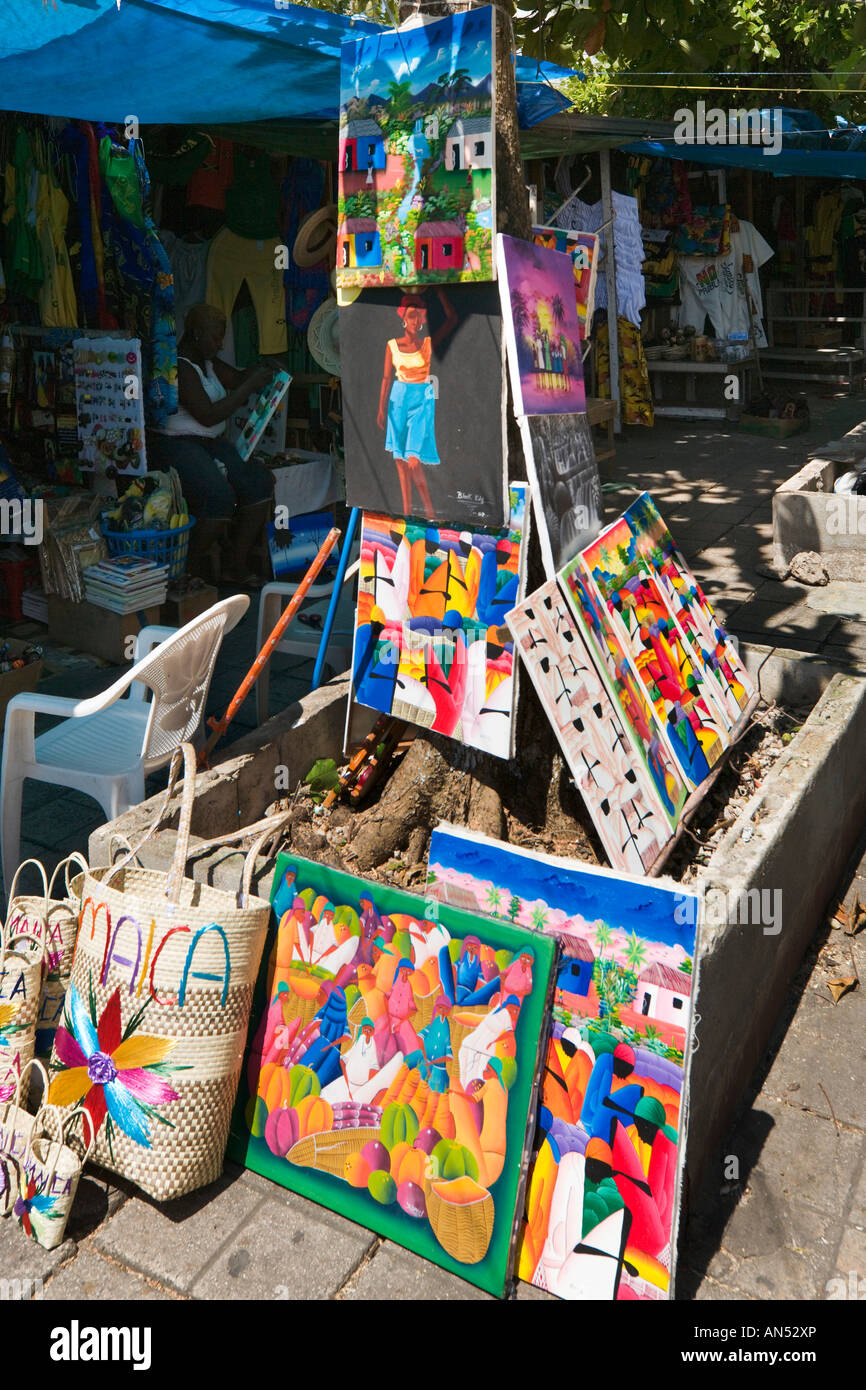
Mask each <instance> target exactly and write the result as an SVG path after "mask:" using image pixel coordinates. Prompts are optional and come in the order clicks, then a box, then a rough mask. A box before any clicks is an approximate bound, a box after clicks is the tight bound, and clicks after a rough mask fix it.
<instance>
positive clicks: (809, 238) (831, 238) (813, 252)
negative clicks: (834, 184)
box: [806, 190, 842, 275]
mask: <svg viewBox="0 0 866 1390" xmlns="http://www.w3.org/2000/svg"><path fill="white" fill-rule="evenodd" d="M841 222H842V199H841V198H840V196H839V193H838V192H837V191H836V190H834V191H833V192H831V193H822V194H821V196H820V197H819V198H817V199H816V200H815V206H814V207H813V209H812V221H811V222H810V224H809V226H808V227H807V228H806V257H807V260H808V262H809V269H810V271H811V272H812V274H813V275H832V274H833V272H834V271H835V269H836V238H837V236H838V233H839V227H840V224H841Z"/></svg>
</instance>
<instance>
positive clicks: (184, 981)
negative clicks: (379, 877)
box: [49, 744, 283, 1201]
mask: <svg viewBox="0 0 866 1390" xmlns="http://www.w3.org/2000/svg"><path fill="white" fill-rule="evenodd" d="M181 754H182V757H183V764H184V781H183V794H182V801H181V811H180V821H179V825H178V831H177V844H176V852H175V855H174V859H173V862H172V865H171V868H170V870H169V872H168V873H167V874H166V873H163V872H159V871H155V870H148V869H143V868H141V867H139V866H138V865H137V864H136V863H134V862H133V861H134V857H135V854H136V853H137V851H138V850H139V849H141V847H142V845H143V844H144V841H142V842H141V844H140V845H139V846H137V849H136V851H130V853H129V854H128V855H127V856H126V857H125V858H124V859H122V860H121V861H120V862H119V863H118V864H116V865H114V866H112V867H109V868H99V869H90V870H89V871H88V873H87V874H86V875H85V876H84V883H83V885H82V886H81V890H80V891H81V914H80V919H79V931H78V940H77V943H76V948H75V957H74V960H73V964H72V972H71V979H70V984H69V989H68V991H67V995H66V1006H65V1010H64V1015H63V1021H62V1023H61V1025H60V1027H59V1028H58V1029H57V1034H56V1036H55V1040H54V1050H53V1053H52V1058H51V1068H52V1081H51V1086H50V1090H49V1101H50V1103H51V1104H54V1105H58V1106H63V1107H69V1106H76V1105H83V1106H84V1108H85V1109H86V1110H87V1111H88V1113H89V1114H90V1117H91V1119H92V1120H93V1125H94V1130H95V1135H96V1137H95V1142H94V1146H93V1150H92V1153H91V1157H92V1159H93V1161H94V1162H96V1163H100V1164H102V1165H103V1166H104V1167H106V1168H108V1169H110V1170H111V1171H112V1172H115V1173H118V1174H120V1175H121V1176H123V1177H125V1178H127V1179H128V1180H129V1181H131V1182H133V1183H135V1184H137V1186H138V1187H140V1188H141V1189H142V1191H144V1192H146V1193H148V1194H149V1195H150V1196H151V1197H155V1198H156V1199H157V1200H160V1201H166V1200H168V1199H170V1198H173V1197H179V1196H182V1195H183V1194H184V1193H186V1192H191V1191H193V1189H195V1188H197V1187H202V1186H204V1185H205V1184H207V1183H210V1182H213V1181H214V1180H215V1179H216V1178H217V1177H219V1175H220V1173H221V1172H222V1168H223V1157H224V1152H225V1147H226V1142H227V1139H228V1129H229V1121H230V1117H231V1111H232V1105H233V1103H234V1098H235V1091H236V1089H237V1083H238V1076H239V1073H240V1067H241V1061H242V1058H243V1051H244V1045H245V1041H246V1033H247V1024H248V1021H249V1013H250V1005H251V1002H252V994H253V986H254V983H255V979H256V974H257V971H258V967H259V961H260V958H261V955H262V950H263V948H264V942H265V935H266V932H267V927H268V921H269V917H270V904H269V903H268V902H267V901H265V899H263V898H256V897H252V896H251V895H250V884H251V879H252V871H253V866H254V863H255V858H256V855H257V853H258V851H259V849H260V848H261V844H262V842H263V841H264V839H266V838H268V837H269V835H272V834H273V832H274V822H273V819H272V820H271V821H269V822H262V823H261V824H260V826H257V827H254V829H260V828H261V826H262V825H263V826H266V830H265V833H264V834H263V835H262V836H261V837H260V839H259V841H258V842H257V843H256V844H254V845H253V847H252V849H251V850H250V851H249V853H248V854H247V857H246V860H245V863H244V870H243V880H242V886H241V891H240V893H239V894H238V895H235V894H233V893H226V892H223V891H221V890H219V889H216V888H211V887H209V886H208V885H207V884H203V883H197V882H195V881H194V880H192V879H189V878H185V877H184V868H185V865H186V861H187V858H188V857H189V835H190V821H191V817H192V809H193V802H194V800H195V754H194V751H193V749H192V746H191V745H190V744H184V745H183V748H182V750H178V751H177V752H176V753H175V756H174V758H173V759H172V764H171V769H170V773H169V784H168V790H167V792H166V795H165V799H164V801H163V803H162V806H161V808H160V811H159V812H158V813H157V816H156V818H155V821H154V823H153V825H152V826H151V828H150V830H149V832H148V835H147V836H145V839H148V838H149V837H150V835H152V834H153V832H154V831H155V830H156V828H157V826H158V825H159V824H160V821H161V820H162V818H163V815H164V814H165V812H166V811H167V809H168V805H169V801H170V799H171V797H172V794H173V792H174V788H175V784H176V781H177V776H178V772H179V768H180V762H181ZM281 819H283V818H281ZM235 838H237V837H235ZM199 848H201V847H199ZM75 886H76V889H78V882H77V881H76V885H75Z"/></svg>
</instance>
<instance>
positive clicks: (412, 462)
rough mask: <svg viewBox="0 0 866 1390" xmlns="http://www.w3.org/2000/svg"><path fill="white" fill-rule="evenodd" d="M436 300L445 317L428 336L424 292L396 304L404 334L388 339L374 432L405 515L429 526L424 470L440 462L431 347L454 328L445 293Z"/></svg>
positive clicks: (430, 517)
mask: <svg viewBox="0 0 866 1390" xmlns="http://www.w3.org/2000/svg"><path fill="white" fill-rule="evenodd" d="M437 295H438V298H439V302H440V304H441V305H442V310H443V312H444V315H445V317H444V320H443V322H442V323H441V324H440V325H439V327H438V328H437V329H436V332H435V333H434V334H433V336H432V337H431V336H430V334H429V332H428V326H427V305H426V304H425V302H424V295H423V293H415V294H405V295H403V297H402V299H401V301H400V305H399V308H398V309H397V314H398V316H399V318H400V319H401V321H402V327H403V332H402V333H401V334H400V336H399V337H395V338H390V339H389V340H388V343H387V346H386V348H385V366H384V370H383V373H382V388H381V391H380V393H379V413H378V416H377V423H378V426H379V429H380V430H384V431H385V448H386V450H387V451H388V453H389V454H391V455H393V458H394V463H395V464H396V466H397V476H398V478H399V480H400V495H401V498H402V503H403V514H404V516H412V515H423V516H425V517H426V518H427V519H428V520H430V521H432V520H433V518H434V512H433V503H432V500H431V498H430V489H429V487H428V486H427V479H426V477H425V475H424V469H425V468H436V467H438V466H439V464H441V462H442V460H441V459H440V457H439V452H438V449H437V447H436V399H437V394H438V392H437V383H436V379H435V378H434V377H432V376H431V374H430V360H431V356H432V353H433V350H434V348H436V347H438V346H439V344H440V343H441V342H442V341H443V339H445V338H447V336H448V334H449V333H452V332H453V330H454V328H455V327H456V325H457V314H456V313H455V312H454V309H453V308H452V306H451V304H450V303H449V302H448V299H447V297H446V295H445V292H444V290H438V291H437ZM413 487H414V488H415V489H417V492H418V496H419V497H420V499H421V512H420V513H413V510H412V492H413Z"/></svg>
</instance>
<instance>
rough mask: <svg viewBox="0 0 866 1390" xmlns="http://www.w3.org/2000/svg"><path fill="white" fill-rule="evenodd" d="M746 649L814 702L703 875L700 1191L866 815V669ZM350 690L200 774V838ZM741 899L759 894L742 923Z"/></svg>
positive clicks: (764, 680) (101, 848) (696, 1070)
mask: <svg viewBox="0 0 866 1390" xmlns="http://www.w3.org/2000/svg"><path fill="white" fill-rule="evenodd" d="M741 651H742V655H743V656H744V658H745V661H746V665H747V666H748V668H749V670H750V671H751V673H752V675H753V676H754V677H755V678H756V679H757V681H758V683H759V686H760V689H761V693H762V695H764V697H765V698H766V699H768V700H780V701H782V702H786V701H792V702H795V703H797V704H813V703H814V708H813V710H812V712H811V714H810V716H809V718H808V719H807V721H806V722H805V724H804V725H803V727H802V729H801V730H800V732H799V733H798V734H797V735H796V736H795V737H794V738H793V739H792V741H791V743H790V744H789V746H788V748H787V749H786V750H785V752H784V753H783V755H782V757H781V758H780V759H779V760H778V762H777V763H776V764H775V766H774V767H773V769H772V770H771V771H770V773H769V774H768V776H767V777H766V779H765V780H764V783H763V785H762V786H761V788H760V789H759V790H758V791H757V792H756V794H755V795H754V796H753V797H752V799H751V801H750V802H749V803H748V805H747V806H746V808H745V810H744V811H743V813H742V815H741V816H740V818H739V819H738V820H737V822H736V823H735V824H734V825H733V826H732V827H731V828H730V829H729V830H728V832H727V834H726V835H725V836H724V838H723V839H722V841H721V842H720V844H719V846H718V848H717V850H716V852H715V854H714V856H713V858H712V860H711V861H710V864H709V865H708V867H707V869H706V871H705V873H704V874H703V876H702V879H701V883H702V886H703V888H704V890H705V891H706V892H707V893H708V895H709V898H710V899H711V900H712V902H713V904H714V908H716V909H717V906H718V903H719V902H720V901H723V902H725V903H728V904H730V905H731V908H732V910H731V911H730V912H726V913H725V914H724V916H723V918H722V919H720V920H717V918H718V913H717V911H715V914H714V916H713V917H712V918H711V919H710V920H708V921H707V922H706V923H705V927H704V934H703V948H702V953H701V958H700V962H699V974H698V995H697V1003H696V1008H697V1012H698V1014H699V1015H700V1024H699V1027H698V1032H697V1037H698V1050H697V1052H696V1053H695V1055H694V1060H693V1064H692V1088H691V1094H692V1103H691V1117H690V1121H689V1141H688V1158H687V1176H688V1180H689V1190H690V1191H692V1192H695V1191H697V1188H698V1186H699V1184H700V1179H701V1177H702V1174H703V1172H704V1170H705V1168H706V1165H707V1163H708V1162H709V1161H711V1160H712V1158H713V1157H714V1155H715V1154H716V1152H717V1150H718V1147H719V1145H720V1143H721V1141H722V1139H723V1138H724V1136H725V1133H726V1131H727V1129H728V1128H729V1126H730V1123H731V1120H732V1117H733V1115H734V1112H735V1110H736V1109H737V1106H738V1105H739V1103H740V1101H741V1098H742V1096H743V1093H744V1090H745V1088H746V1086H747V1084H748V1081H749V1077H750V1076H751V1074H752V1071H753V1070H754V1067H755V1065H756V1063H757V1062H758V1061H759V1060H760V1057H761V1054H762V1053H763V1051H764V1049H765V1048H766V1046H767V1042H768V1040H769V1038H770V1036H771V1033H772V1030H773V1027H774V1024H775V1022H776V1018H777V1016H778V1013H779V1010H780V1008H781V1005H782V1003H783V1001H784V998H785V994H786V992H787V989H788V986H789V984H790V980H791V977H792V976H793V974H794V973H795V971H796V969H797V967H798V965H799V963H800V961H801V960H802V957H803V954H804V952H805V950H806V948H807V946H808V943H809V941H810V940H811V938H812V936H813V935H814V932H815V929H816V926H817V925H818V923H819V922H820V921H821V917H822V914H823V912H824V910H825V908H826V906H827V904H828V903H829V901H830V899H831V897H832V894H833V892H834V890H835V888H836V886H837V884H838V882H839V879H840V877H841V874H842V871H843V869H844V867H845V864H846V862H847V860H848V858H849V856H850V854H851V852H852V850H853V848H854V845H855V842H856V840H857V837H858V836H859V834H860V832H861V830H862V826H863V823H864V819H866V680H864V679H863V678H861V677H857V676H852V675H846V674H841V673H839V672H838V671H837V669H836V668H835V667H833V666H830V665H828V664H827V663H826V662H823V661H821V660H819V659H818V658H816V657H808V656H803V655H801V654H799V653H796V652H788V651H780V650H773V649H771V648H767V647H760V646H747V645H745V644H744V645H743V647H742V649H741ZM347 694H348V681H347V680H346V678H338V679H336V680H333V681H331V682H329V684H328V685H326V686H323V687H322V688H321V689H320V690H318V691H316V692H315V693H314V694H312V695H309V696H307V697H306V699H304V700H302V701H301V702H300V704H299V705H298V706H294V707H293V708H292V709H290V710H287V711H285V712H284V714H282V715H280V716H278V717H277V718H276V719H272V720H270V721H269V722H268V723H267V724H265V725H263V726H262V728H261V729H259V730H258V731H257V732H256V734H254V735H251V736H250V737H249V738H248V739H246V740H244V741H243V742H242V743H238V744H234V745H232V749H231V757H229V758H227V759H226V760H225V761H224V762H223V763H221V764H219V766H218V767H216V768H214V769H213V771H211V772H208V773H202V774H200V776H199V779H198V795H197V798H196V811H195V819H194V822H193V833H194V835H195V836H197V837H199V838H200V839H212V838H216V837H217V836H219V835H220V834H225V833H227V832H228V831H230V830H233V829H235V828H237V826H238V825H243V824H248V823H250V822H251V821H253V820H255V819H256V818H257V817H259V816H260V815H261V814H262V812H263V811H264V809H265V807H266V806H267V805H268V804H269V803H270V802H272V801H273V800H274V798H275V795H276V791H275V769H276V767H277V766H278V765H283V766H285V767H287V768H288V769H289V776H288V778H287V785H288V786H289V787H293V786H294V785H295V783H296V781H297V780H298V778H299V777H302V776H303V775H304V773H305V772H306V771H307V770H308V769H309V767H310V766H311V764H312V762H313V761H314V759H315V758H326V757H333V758H334V759H335V760H337V761H339V759H340V756H341V749H342V741H343V724H344V719H345V710H346V698H347ZM159 800H160V798H158V797H154V798H152V799H151V800H150V801H149V802H144V803H143V804H142V805H141V806H138V807H136V808H135V809H134V810H132V811H129V812H128V813H127V814H126V815H124V816H121V817H120V818H119V819H118V820H117V821H115V822H113V823H112V824H111V825H106V826H104V827H102V828H101V829H100V830H98V831H96V832H95V833H94V834H93V835H92V836H91V839H90V856H91V862H92V863H94V864H100V863H102V864H104V863H106V862H107V860H108V843H109V838H110V836H111V835H112V834H113V833H120V834H122V835H125V836H126V837H127V838H128V839H129V840H130V842H131V843H132V844H136V843H137V842H138V841H139V840H140V839H141V838H142V836H143V835H144V834H145V832H146V831H147V829H148V827H149V826H150V824H151V823H152V819H153V815H154V812H155V810H156V807H157V804H158V803H159ZM169 824H170V822H169ZM174 842H175V836H174V833H173V831H172V830H171V829H168V830H163V831H161V832H159V833H157V834H156V835H155V836H153V837H152V838H151V839H150V840H149V841H148V843H147V844H146V845H145V847H144V849H143V851H142V860H143V862H144V863H145V864H147V865H148V866H150V867H154V868H156V867H167V865H168V863H169V862H170V860H171V856H172V854H173V852H174ZM241 864H242V855H241V854H240V853H239V852H237V851H230V850H220V851H216V852H212V853H210V854H207V855H202V856H200V857H199V858H197V859H196V860H194V861H193V862H192V863H191V864H190V867H189V873H190V874H191V875H192V876H193V877H195V878H196V879H199V880H200V881H204V882H209V883H213V884H215V885H217V886H219V887H223V888H231V889H233V888H236V887H237V884H238V881H239V878H240V869H241ZM272 875H273V864H264V863H262V864H261V865H260V871H259V873H258V875H257V878H256V881H257V884H258V887H259V891H260V892H262V893H263V894H264V895H266V896H267V895H269V893H270V882H271V878H272ZM755 891H757V893H758V894H759V895H760V893H761V892H764V893H769V894H771V895H774V894H780V895H781V899H780V900H779V899H778V898H774V897H772V896H771V898H770V899H769V900H765V901H769V902H770V904H778V902H779V901H781V927H780V930H778V932H775V933H774V934H770V933H768V932H765V930H764V925H763V924H762V923H761V921H754V918H755V916H758V917H760V915H761V913H760V906H759V908H758V911H757V912H756V911H755V909H754V907H753V906H752V904H754V903H755V902H757V903H758V904H759V905H760V903H761V899H760V897H758V899H755V897H754V894H755ZM749 894H752V897H751V898H750V897H749V896H748V895H749ZM742 895H746V896H745V897H743V896H742ZM741 902H744V903H746V904H747V905H749V906H748V908H747V912H746V915H747V920H746V921H745V922H744V921H742V920H741V918H742V915H743V909H742V908H741V907H740V903H741Z"/></svg>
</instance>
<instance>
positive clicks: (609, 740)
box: [508, 581, 672, 874]
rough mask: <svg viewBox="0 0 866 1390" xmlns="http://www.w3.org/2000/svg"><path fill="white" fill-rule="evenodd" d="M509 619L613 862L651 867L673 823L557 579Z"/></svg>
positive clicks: (632, 869)
mask: <svg viewBox="0 0 866 1390" xmlns="http://www.w3.org/2000/svg"><path fill="white" fill-rule="evenodd" d="M508 626H509V627H510V629H511V631H512V633H513V635H514V642H515V648H516V650H517V652H518V653H519V654H520V657H521V660H522V661H523V664H524V665H525V667H526V669H527V671H528V672H529V676H530V679H531V680H532V683H533V685H534V686H535V689H536V692H537V694H538V697H539V699H540V700H541V703H542V706H543V708H544V712H545V714H546V715H547V717H548V719H549V720H550V723H551V725H552V727H553V729H554V732H555V733H556V736H557V738H558V740H559V745H560V747H561V748H562V751H563V754H564V756H565V760H566V762H567V764H568V767H569V770H570V771H571V774H572V776H573V777H574V781H575V785H576V786H577V787H578V789H579V791H580V792H581V794H582V795H583V798H584V800H585V802H586V804H587V807H588V808H589V811H590V814H591V815H592V818H593V821H594V823H595V827H596V829H597V831H598V833H599V835H600V837H601V841H602V844H603V845H604V847H605V849H606V850H607V854H608V857H609V859H610V862H611V864H612V865H613V866H614V868H615V869H626V870H628V871H630V872H631V873H637V874H640V873H647V872H649V870H650V869H651V868H652V866H653V864H654V863H655V861H656V859H658V857H659V855H660V854H661V852H662V849H663V848H664V846H665V845H666V844H668V843H669V841H670V839H671V837H672V828H671V824H670V821H669V820H668V818H667V816H666V814H665V811H664V808H663V807H662V805H661V802H660V801H659V799H658V796H657V795H656V792H655V788H654V786H653V781H652V778H651V776H650V774H649V772H648V770H647V769H646V768H645V767H644V766H643V765H642V762H641V756H640V749H638V748H636V747H635V745H634V744H633V742H632V739H631V738H630V737H629V734H628V733H626V729H625V727H624V724H623V720H622V719H621V717H620V715H619V713H618V710H617V707H616V706H615V705H614V702H613V700H612V699H611V697H610V695H609V694H608V691H607V688H606V686H605V684H604V681H603V680H602V677H601V676H600V675H599V673H598V671H597V670H596V667H595V664H594V663H593V660H592V658H591V656H590V654H589V651H588V649H587V646H586V643H585V642H584V640H583V638H582V636H581V634H580V631H579V629H578V627H577V624H576V622H575V619H574V617H573V616H572V614H571V611H570V609H569V608H568V606H567V604H566V601H565V599H564V598H563V596H562V594H561V593H560V591H559V587H558V585H557V584H556V582H555V581H549V582H548V583H547V584H543V585H542V587H541V588H540V589H536V591H535V593H534V594H530V595H529V597H528V598H527V599H525V600H524V601H523V603H521V604H519V605H518V606H517V607H516V608H514V609H512V611H511V612H510V613H509V615H508Z"/></svg>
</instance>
